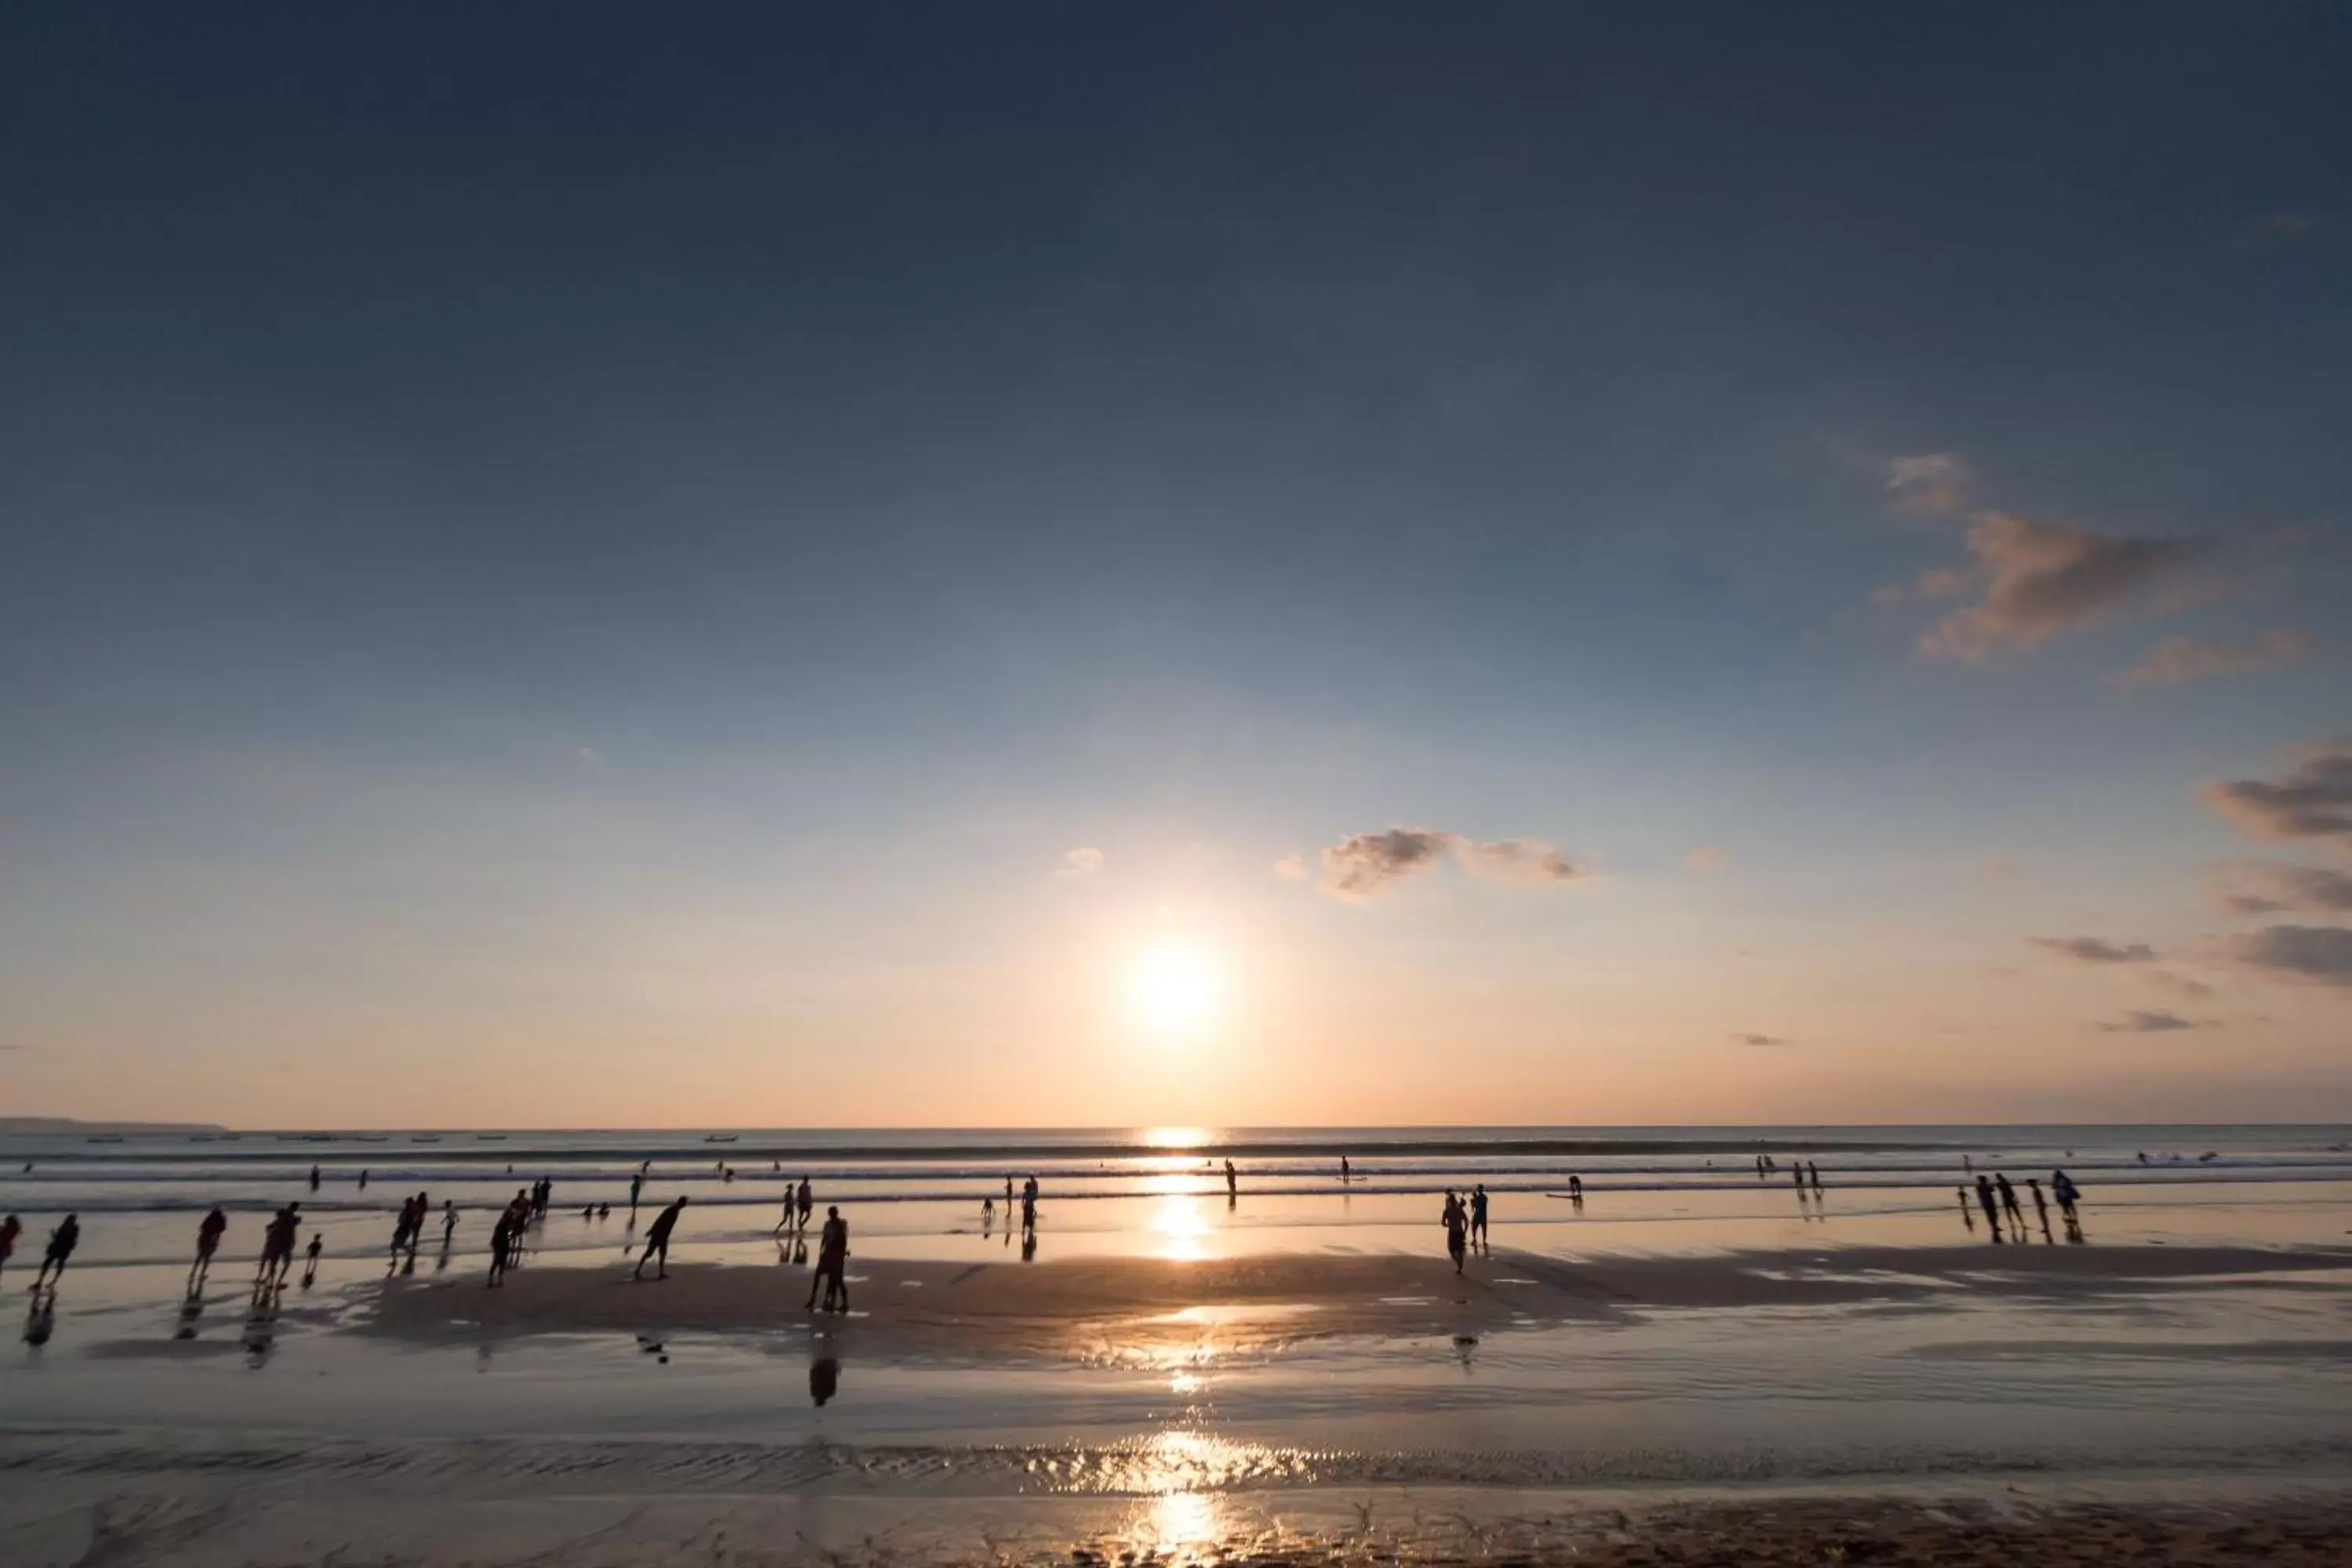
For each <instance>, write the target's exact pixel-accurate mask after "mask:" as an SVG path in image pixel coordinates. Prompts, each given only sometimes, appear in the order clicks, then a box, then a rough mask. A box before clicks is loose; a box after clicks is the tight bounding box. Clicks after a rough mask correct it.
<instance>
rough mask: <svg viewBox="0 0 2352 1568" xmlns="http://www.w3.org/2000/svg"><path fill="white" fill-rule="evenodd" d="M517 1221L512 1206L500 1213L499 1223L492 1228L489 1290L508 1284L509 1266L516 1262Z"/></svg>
mask: <svg viewBox="0 0 2352 1568" xmlns="http://www.w3.org/2000/svg"><path fill="white" fill-rule="evenodd" d="M514 1236H515V1219H514V1209H513V1207H512V1206H511V1205H509V1206H508V1207H506V1208H504V1209H501V1210H499V1223H498V1224H496V1225H494V1226H491V1227H490V1282H489V1284H488V1287H486V1288H487V1289H493V1290H494V1289H498V1288H499V1286H500V1285H503V1284H505V1283H506V1279H507V1266H508V1265H509V1263H511V1262H512V1261H513V1260H514Z"/></svg>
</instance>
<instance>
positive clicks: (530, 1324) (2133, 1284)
mask: <svg viewBox="0 0 2352 1568" xmlns="http://www.w3.org/2000/svg"><path fill="white" fill-rule="evenodd" d="M853 1269H854V1271H853V1273H852V1274H851V1277H850V1278H851V1284H850V1289H851V1292H852V1302H853V1305H854V1307H855V1309H856V1310H854V1311H853V1312H852V1313H850V1314H848V1315H846V1316H836V1315H833V1314H826V1313H817V1314H814V1315H813V1314H811V1313H809V1312H808V1311H807V1310H806V1306H805V1303H806V1301H807V1299H808V1291H809V1275H808V1273H807V1271H806V1270H805V1269H802V1268H789V1267H782V1266H777V1267H770V1268H759V1267H749V1266H740V1265H724V1264H680V1265H678V1266H677V1267H675V1268H672V1269H671V1270H670V1272H669V1277H668V1278H667V1279H653V1278H651V1277H648V1278H647V1279H644V1280H634V1279H631V1277H630V1272H629V1270H628V1269H626V1268H618V1267H613V1268H526V1269H523V1270H520V1271H519V1272H517V1273H515V1274H513V1275H510V1276H509V1279H508V1281H507V1283H506V1284H505V1285H504V1286H502V1287H501V1288H499V1289H485V1288H484V1287H483V1286H482V1285H481V1283H480V1282H479V1281H478V1280H476V1279H389V1280H386V1281H385V1282H384V1283H383V1287H382V1289H381V1293H380V1295H378V1296H377V1297H376V1298H375V1300H374V1302H373V1310H371V1311H369V1312H367V1313H365V1314H364V1316H363V1317H362V1321H361V1324H360V1326H361V1327H362V1329H363V1330H364V1331H367V1332H370V1333H374V1334H379V1335H388V1336H392V1337H395V1338H399V1339H404V1340H409V1341H414V1342H480V1341H483V1340H485V1339H494V1338H500V1337H511V1336H517V1335H529V1334H552V1333H618V1332H627V1333H634V1334H639V1335H648V1336H659V1335H662V1334H666V1333H674V1332H677V1331H687V1330H691V1331H699V1332H710V1333H730V1334H757V1333H759V1332H761V1331H767V1330H773V1329H777V1328H781V1327H782V1326H784V1325H787V1324H793V1325H805V1324H809V1323H815V1324H818V1325H820V1326H822V1327H823V1328H824V1329H825V1330H826V1331H827V1332H828V1333H829V1334H830V1335H831V1336H833V1337H834V1338H835V1340H836V1342H838V1343H839V1345H840V1346H841V1347H842V1349H843V1350H844V1351H845V1352H849V1351H854V1352H856V1353H859V1354H862V1355H868V1356H882V1357H908V1356H914V1357H925V1358H933V1359H940V1360H971V1361H977V1362H988V1361H995V1360H1004V1359H1018V1358H1076V1359H1081V1360H1089V1361H1097V1360H1100V1359H1102V1358H1103V1352H1104V1347H1105V1346H1106V1345H1108V1344H1114V1343H1115V1344H1116V1345H1117V1346H1118V1347H1119V1348H1120V1349H1121V1350H1123V1351H1128V1352H1135V1351H1147V1352H1148V1351H1154V1350H1158V1349H1161V1348H1164V1347H1168V1346H1171V1345H1179V1344H1182V1343H1186V1342H1195V1341H1201V1340H1204V1339H1213V1340H1214V1341H1215V1342H1217V1344H1218V1345H1219V1346H1220V1347H1221V1348H1223V1349H1225V1350H1234V1349H1244V1348H1251V1347H1263V1346H1266V1345H1271V1344H1278V1343H1285V1342H1297V1341H1302V1340H1310V1339H1318V1338H1326V1337H1331V1336H1370V1337H1378V1338H1412V1337H1420V1336H1426V1335H1433V1334H1437V1335H1453V1336H1467V1337H1484V1336H1486V1335H1490V1334H1495V1333H1498V1332H1503V1331H1508V1330H1510V1329H1513V1328H1521V1327H1540V1326H1549V1325H1557V1324H1561V1323H1574V1322H1589V1323H1618V1322H1623V1321H1629V1320H1630V1319H1633V1318H1634V1317H1637V1316H1638V1315H1640V1314H1641V1313H1643V1311H1645V1310H1670V1309H1689V1308H1697V1309H1729V1308H1777V1307H1836V1306H1840V1305H1844V1304H1849V1303H1855V1302H1864V1301H1868V1302H1894V1301H1906V1300H1910V1301H1916V1300H1930V1299H1935V1298H1940V1297H1959V1296H1967V1297H1971V1298H1978V1299H1988V1298H1998V1299H2023V1298H2030V1299H2035V1300H2065V1299H2069V1298H2080V1299H2084V1300H2089V1299H2093V1298H2108V1297H2116V1296H2121V1295H2128V1294H2134V1293H2156V1292H2171V1291H2184V1290H2198V1289H2230V1288H2234V1287H2235V1286H2237V1285H2239V1284H2241V1283H2242V1282H2244V1281H2246V1280H2248V1279H2263V1281H2264V1282H2265V1283H2266V1284H2268V1285H2270V1286H2271V1287H2273V1288H2278V1289H2292V1288H2293V1287H2294V1284H2295V1283H2296V1277H2298V1276H2305V1275H2307V1276H2312V1277H2314V1279H2315V1280H2320V1279H2325V1278H2326V1276H2329V1275H2331V1274H2341V1273H2342V1272H2343V1271H2346V1270H2352V1249H2346V1248H2330V1247H2303V1248H2251V1247H2010V1248H2002V1249H1988V1248H1985V1247H1900V1248H1897V1247H1885V1248H1874V1247H1841V1248H1835V1249H1828V1248H1822V1249H1813V1250H1807V1251H1802V1252H1749V1253H1734V1254H1727V1255H1724V1256H1719V1257H1698V1258H1689V1257H1612V1258H1592V1259H1590V1260H1574V1259H1563V1258H1556V1257H1544V1256H1538V1255H1536V1254H1531V1253H1520V1252H1515V1251H1511V1250H1507V1249H1500V1250H1497V1251H1496V1252H1494V1253H1493V1254H1492V1255H1490V1256H1481V1257H1479V1258H1476V1259H1475V1260H1474V1261H1473V1263H1472V1264H1471V1266H1470V1268H1468V1269H1467V1270H1465V1272H1464V1273H1463V1274H1461V1275H1458V1276H1457V1275H1456V1274H1455V1273H1454V1270H1453V1268H1452V1265H1451V1264H1450V1263H1449V1262H1448V1261H1447V1260H1446V1259H1444V1258H1431V1257H1416V1256H1413V1255H1411V1254H1403V1253H1306V1254H1290V1255H1279V1254H1275V1255H1258V1256H1253V1257H1248V1258H1226V1259H1213V1260H1203V1261H1200V1262H1176V1261H1170V1260H1166V1259H1158V1258H1116V1257H1114V1258H1075V1259H1066V1260H1060V1261H1054V1262H1045V1263H1034V1264H1022V1263H1017V1262H1014V1263H1001V1264H983V1263H951V1262H937V1261H920V1260H913V1261H898V1260H882V1261H876V1262H872V1263H868V1264H864V1265H857V1264H855V1263H854V1264H853ZM2340 1284H2341V1280H2340V1279H2338V1280H2336V1281H2332V1282H2331V1288H2333V1287H2335V1286H2340Z"/></svg>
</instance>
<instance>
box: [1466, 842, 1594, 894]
mask: <svg viewBox="0 0 2352 1568" xmlns="http://www.w3.org/2000/svg"><path fill="white" fill-rule="evenodd" d="M1454 852H1455V853H1456V854H1457V855H1459V856H1460V857H1461V858H1462V866H1463V868H1464V869H1465V870H1466V871H1468V872H1469V873H1470V874H1471V875H1472V876H1474V877H1480V878H1484V879H1486V880H1487V881H1490V882H1521V883H1526V884H1528V885H1530V886H1539V885H1541V884H1543V883H1547V882H1573V881H1576V880H1577V879H1580V878H1581V877H1582V876H1583V875H1584V872H1583V871H1582V870H1581V869H1580V868H1578V867H1577V866H1576V865H1574V864H1573V863H1572V862H1570V859H1569V858H1568V857H1567V856H1566V855H1565V854H1563V853H1561V851H1560V848H1559V846H1558V845H1556V844H1547V843H1545V842H1544V841H1543V840H1542V839H1540V838H1497V839H1494V840H1492V841H1490V842H1488V843H1485V844H1474V843H1472V842H1471V841H1470V840H1468V839H1466V838H1465V839H1462V840H1459V841H1458V842H1457V843H1456V844H1455V845H1454Z"/></svg>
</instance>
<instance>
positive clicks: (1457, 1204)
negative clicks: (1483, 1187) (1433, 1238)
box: [1445, 1192, 1469, 1274]
mask: <svg viewBox="0 0 2352 1568" xmlns="http://www.w3.org/2000/svg"><path fill="white" fill-rule="evenodd" d="M1468 1231H1469V1222H1468V1217H1467V1215H1466V1214H1465V1211H1464V1209H1463V1207H1462V1200H1461V1199H1459V1198H1457V1197H1455V1196H1454V1194H1452V1193H1451V1192H1448V1193H1447V1194H1445V1253H1446V1256H1447V1257H1449V1258H1453V1259H1454V1273H1456V1274H1459V1273H1461V1272H1462V1260H1463V1255H1464V1254H1465V1252H1467V1251H1468V1250H1469V1247H1468V1241H1469V1236H1468Z"/></svg>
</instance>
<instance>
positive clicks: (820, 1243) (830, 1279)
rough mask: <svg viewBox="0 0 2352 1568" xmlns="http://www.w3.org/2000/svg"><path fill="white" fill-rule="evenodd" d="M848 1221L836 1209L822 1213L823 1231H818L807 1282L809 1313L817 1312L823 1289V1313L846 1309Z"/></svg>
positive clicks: (830, 1207)
mask: <svg viewBox="0 0 2352 1568" xmlns="http://www.w3.org/2000/svg"><path fill="white" fill-rule="evenodd" d="M848 1266H849V1222H848V1221H847V1220H845V1219H844V1218H842V1217H841V1210H840V1209H839V1208H838V1207H834V1206H828V1207H827V1208H826V1209H825V1211H824V1229H823V1230H821V1231H819V1232H817V1238H816V1272H815V1273H814V1274H813V1275H812V1276H811V1277H810V1279H809V1299H808V1306H807V1308H806V1309H805V1310H808V1311H812V1312H814V1311H815V1310H817V1288H818V1287H819V1286H823V1287H824V1310H826V1311H828V1312H846V1311H847V1310H849V1280H848V1279H847V1277H846V1271H847V1268H848Z"/></svg>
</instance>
